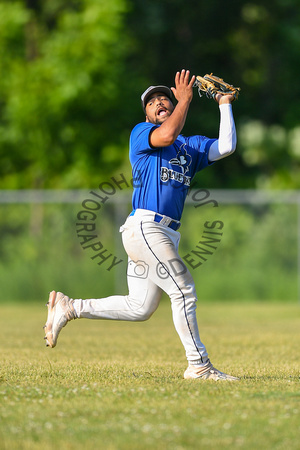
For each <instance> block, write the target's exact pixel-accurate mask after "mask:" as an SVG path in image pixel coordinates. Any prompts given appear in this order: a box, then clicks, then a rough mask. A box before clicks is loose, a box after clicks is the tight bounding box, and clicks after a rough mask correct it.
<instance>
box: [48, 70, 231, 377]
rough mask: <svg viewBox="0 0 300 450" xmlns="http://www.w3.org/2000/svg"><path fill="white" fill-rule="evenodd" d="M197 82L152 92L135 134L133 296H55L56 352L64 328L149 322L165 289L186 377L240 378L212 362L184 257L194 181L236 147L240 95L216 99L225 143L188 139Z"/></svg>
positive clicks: (129, 231) (51, 330)
mask: <svg viewBox="0 0 300 450" xmlns="http://www.w3.org/2000/svg"><path fill="white" fill-rule="evenodd" d="M194 81H195V76H192V77H190V72H189V71H188V70H187V71H186V70H182V71H181V72H177V73H176V75H175V87H172V88H171V89H169V88H168V87H166V86H151V87H149V88H148V89H147V90H146V91H145V92H144V93H143V94H142V96H141V100H142V106H143V109H144V112H145V116H146V120H145V122H142V123H139V124H138V125H136V126H135V127H134V129H133V130H132V133H131V136H130V150H129V158H130V162H131V165H132V172H133V179H139V180H140V183H138V184H137V186H136V187H135V188H134V191H133V199H132V204H133V210H132V212H131V213H130V215H129V216H128V218H127V219H126V221H125V223H124V225H123V226H122V227H121V228H120V232H121V233H122V241H123V245H124V248H125V250H126V252H127V254H128V270H127V281H128V295H114V296H111V297H107V298H99V299H86V300H82V299H70V298H69V297H68V296H66V295H64V294H62V293H61V292H57V293H56V292H55V291H52V292H51V293H50V296H49V301H48V318H47V322H46V325H45V327H44V328H45V334H46V335H45V340H46V345H47V346H50V347H55V346H56V343H57V338H58V335H59V333H60V331H61V329H62V328H63V327H64V326H65V325H66V324H67V322H68V321H70V320H72V319H77V318H80V319H82V318H87V319H111V320H126V321H144V320H147V319H149V318H150V317H151V315H152V314H153V313H154V312H155V310H156V309H157V307H158V305H159V302H160V298H161V293H162V291H164V292H166V293H167V294H168V296H169V297H170V301H171V305H172V314H173V321H174V326H175V329H176V331H177V333H178V335H179V337H180V339H181V342H182V344H183V346H184V349H185V353H186V358H187V361H188V367H187V369H186V370H185V372H184V378H185V379H198V378H199V379H213V380H216V381H217V380H230V381H233V380H238V378H236V377H233V376H230V375H227V374H225V373H222V372H220V371H219V370H217V369H216V368H214V366H213V365H212V363H211V362H210V359H209V357H208V354H207V351H206V348H205V345H204V344H203V342H202V341H201V339H200V336H199V331H198V325H197V318H196V301H197V295H196V290H195V284H194V281H193V278H192V276H191V274H190V272H189V270H188V269H187V267H186V265H185V264H184V262H183V260H182V259H181V258H180V256H179V254H178V245H179V240H180V234H179V232H178V230H179V228H180V225H181V224H180V219H181V215H182V210H183V206H184V202H185V198H186V196H187V192H188V189H189V186H190V183H191V180H192V178H193V176H194V175H195V174H196V173H197V172H198V171H200V170H202V169H205V168H206V167H207V166H209V165H210V164H212V163H213V162H214V161H217V160H219V159H222V158H224V157H225V156H228V155H230V154H231V153H233V152H234V150H235V148H236V130H235V124H234V119H233V114H232V105H231V102H232V101H233V96H232V95H221V94H217V95H216V97H215V100H216V101H217V103H218V104H219V110H220V127H219V137H218V138H217V139H209V138H207V137H204V136H200V135H196V136H191V137H185V136H183V135H181V134H180V133H181V130H182V129H183V126H184V124H185V120H186V117H187V113H188V110H189V105H190V102H191V100H192V97H193V84H194ZM172 94H173V95H174V97H175V99H176V100H177V103H176V106H175V105H174V102H173V95H172Z"/></svg>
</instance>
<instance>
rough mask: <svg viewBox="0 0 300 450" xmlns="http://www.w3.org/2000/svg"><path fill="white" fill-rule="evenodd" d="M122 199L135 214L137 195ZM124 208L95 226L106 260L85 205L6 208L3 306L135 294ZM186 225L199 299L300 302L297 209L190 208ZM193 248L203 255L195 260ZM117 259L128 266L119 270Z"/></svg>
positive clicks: (184, 249) (104, 214)
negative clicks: (85, 227) (87, 237)
mask: <svg viewBox="0 0 300 450" xmlns="http://www.w3.org/2000/svg"><path fill="white" fill-rule="evenodd" d="M122 201H123V203H124V204H125V206H126V205H128V208H127V213H128V212H129V211H130V196H128V197H127V200H124V199H123V200H122ZM119 209H120V206H119V203H117V204H116V205H112V204H110V205H109V204H105V205H104V206H103V208H102V209H101V210H100V211H99V212H98V214H97V218H96V220H95V222H91V221H89V222H87V223H89V224H90V225H91V224H93V223H95V226H96V228H95V231H93V232H92V233H89V234H93V235H95V236H96V238H95V239H93V241H91V244H95V243H98V242H100V243H101V244H102V246H103V248H102V250H101V251H105V253H104V255H105V257H108V259H107V261H102V259H100V258H99V257H96V255H97V254H98V253H99V249H98V248H97V247H95V249H96V250H93V249H92V248H86V249H84V248H83V246H82V245H81V242H82V241H83V238H82V237H81V238H80V237H78V235H80V233H79V232H78V230H80V229H81V228H82V221H81V222H80V221H79V220H78V218H77V215H78V213H79V211H81V210H82V206H81V205H80V204H71V205H65V204H61V205H59V204H56V205H51V204H50V205H47V204H44V205H40V204H32V205H2V206H1V208H0V215H1V217H2V219H1V224H0V260H1V262H0V285H1V292H0V302H1V303H3V302H5V301H8V300H9V301H13V300H14V299H22V300H23V301H40V299H42V298H44V297H45V293H47V292H50V291H51V290H52V289H55V290H58V291H62V292H65V293H66V294H68V295H70V296H71V297H74V296H76V297H83V298H88V297H90V298H98V297H99V296H101V297H106V296H109V295H113V294H124V295H125V294H127V292H128V291H127V285H126V270H127V256H126V253H125V251H124V249H123V246H122V242H121V236H120V233H119V232H118V229H119V226H121V224H122V223H123V221H124V218H125V217H126V212H125V211H124V214H123V212H122V213H121V214H119V213H120V211H119ZM213 221H221V222H222V224H223V227H222V235H221V237H220V239H219V241H216V242H215V243H214V242H213V243H209V241H207V237H208V236H210V237H211V236H212V237H213V236H214V235H210V234H205V232H204V231H205V230H206V231H207V229H206V228H205V226H204V224H205V223H206V222H209V223H212V222H213ZM183 222H184V226H183V229H182V232H181V242H180V248H179V254H180V255H181V257H183V258H185V257H186V255H191V256H190V257H188V258H187V259H188V260H190V259H191V257H194V258H196V262H197V263H198V262H199V263H200V264H199V265H198V266H197V267H192V266H191V265H190V264H189V263H187V261H186V260H185V259H184V261H185V263H186V265H187V267H188V268H189V270H190V271H191V274H192V276H193V278H194V280H195V284H196V289H197V294H198V298H199V301H201V302H211V301H216V300H220V299H222V300H223V301H225V302H228V301H233V300H234V301H237V302H241V301H260V302H264V301H270V302H278V301H283V300H284V301H286V302H291V301H296V299H297V297H298V296H299V292H297V291H298V289H299V288H298V285H297V283H298V282H299V274H298V266H297V258H298V255H297V248H298V239H299V237H298V236H297V234H298V233H297V223H298V222H297V208H296V207H295V206H294V205H271V206H268V205H264V206H259V207H258V206H256V207H250V206H230V205H228V206H225V205H223V206H221V205H220V206H219V207H217V208H211V205H207V206H201V208H199V209H197V210H196V209H195V208H194V206H193V205H191V206H190V205H187V206H186V209H185V212H184V217H183ZM78 223H79V224H80V223H81V225H79V226H78V225H77V224H78ZM112 223H113V224H114V226H113V227H112V225H111V224H112ZM213 231H216V230H213ZM201 242H206V244H201ZM210 245H211V246H210ZM197 246H198V247H197ZM193 251H196V252H197V251H200V252H202V254H201V253H200V256H196V257H195V256H194V255H195V254H194V253H193ZM205 251H206V252H207V253H205ZM110 255H111V256H110ZM114 257H115V258H116V260H115V262H116V263H117V262H118V261H120V262H119V263H118V264H116V265H115V266H113V267H111V263H112V261H113V258H114ZM92 258H94V259H92ZM194 265H195V264H194ZM110 267H111V269H110Z"/></svg>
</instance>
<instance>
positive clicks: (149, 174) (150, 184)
mask: <svg viewBox="0 0 300 450" xmlns="http://www.w3.org/2000/svg"><path fill="white" fill-rule="evenodd" d="M158 126H160V125H153V124H152V123H149V122H143V123H139V124H138V125H136V126H135V127H134V129H133V130H132V133H131V135H130V146H129V159H130V163H131V166H132V174H133V179H134V191H133V197H132V206H133V209H138V208H141V209H148V210H150V211H154V212H156V213H159V214H163V215H165V216H169V217H172V219H175V220H180V218H181V215H182V211H183V207H184V202H185V199H186V196H187V193H188V189H189V187H190V184H191V180H192V178H193V176H194V175H195V174H196V173H197V172H199V171H200V170H202V169H204V168H205V167H207V166H208V164H209V161H208V150H209V147H210V146H211V144H212V143H213V142H214V141H215V140H216V139H209V138H207V137H205V136H191V137H184V136H182V135H179V136H178V138H177V139H176V141H175V142H174V144H172V145H170V146H168V147H163V148H152V147H151V146H150V143H149V136H150V133H151V131H152V130H153V128H157V127H158Z"/></svg>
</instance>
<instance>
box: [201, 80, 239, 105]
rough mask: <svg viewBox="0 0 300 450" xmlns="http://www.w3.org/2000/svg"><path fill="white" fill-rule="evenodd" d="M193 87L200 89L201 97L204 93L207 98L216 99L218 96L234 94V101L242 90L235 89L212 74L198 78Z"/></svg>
mask: <svg viewBox="0 0 300 450" xmlns="http://www.w3.org/2000/svg"><path fill="white" fill-rule="evenodd" d="M193 87H197V88H198V93H199V96H200V97H202V93H204V94H205V95H206V97H207V98H213V99H214V98H215V96H216V94H222V95H228V94H233V95H234V100H236V99H237V98H238V95H239V93H240V90H241V88H239V87H234V86H232V85H231V84H229V83H226V81H224V80H223V79H222V78H219V77H216V76H215V75H213V74H212V73H211V74H210V75H208V74H206V75H204V77H200V76H199V75H197V76H196V80H195V83H194V86H193Z"/></svg>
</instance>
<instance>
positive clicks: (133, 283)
mask: <svg viewBox="0 0 300 450" xmlns="http://www.w3.org/2000/svg"><path fill="white" fill-rule="evenodd" d="M154 217H155V213H154V212H152V211H148V210H144V209H137V210H136V211H135V214H134V215H132V216H129V217H128V218H127V220H126V222H125V223H124V225H123V226H122V227H121V228H120V231H121V232H122V240H123V245H124V248H125V250H126V252H127V254H128V257H129V258H128V270H127V282H128V292H129V293H128V295H113V296H110V297H107V298H99V299H87V300H82V299H75V300H74V308H75V311H76V313H77V316H78V318H88V319H111V320H126V321H144V320H147V319H149V318H150V317H151V315H152V314H153V313H154V312H155V311H156V309H157V308H158V305H159V302H160V298H161V293H162V291H164V292H166V293H167V294H168V296H169V297H170V300H171V305H172V314H173V321H174V325H175V329H176V331H177V333H178V335H179V337H180V339H181V342H182V344H183V346H184V348H185V352H186V357H187V360H188V362H189V364H193V365H199V364H203V363H205V362H206V361H207V359H208V355H207V352H206V348H205V346H204V344H203V343H202V342H201V340H200V336H199V331H198V325H197V319H196V301H197V296H196V290H195V284H194V281H193V278H192V276H191V274H190V272H189V270H188V269H187V267H186V265H185V264H184V262H183V261H182V259H181V258H180V256H179V254H178V245H179V241H180V233H179V232H178V231H174V230H173V229H172V228H169V227H168V226H167V225H163V224H162V223H157V222H155V221H154ZM163 217H164V220H163V221H162V222H165V223H168V222H169V221H170V220H171V219H170V218H168V217H166V216H163Z"/></svg>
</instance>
